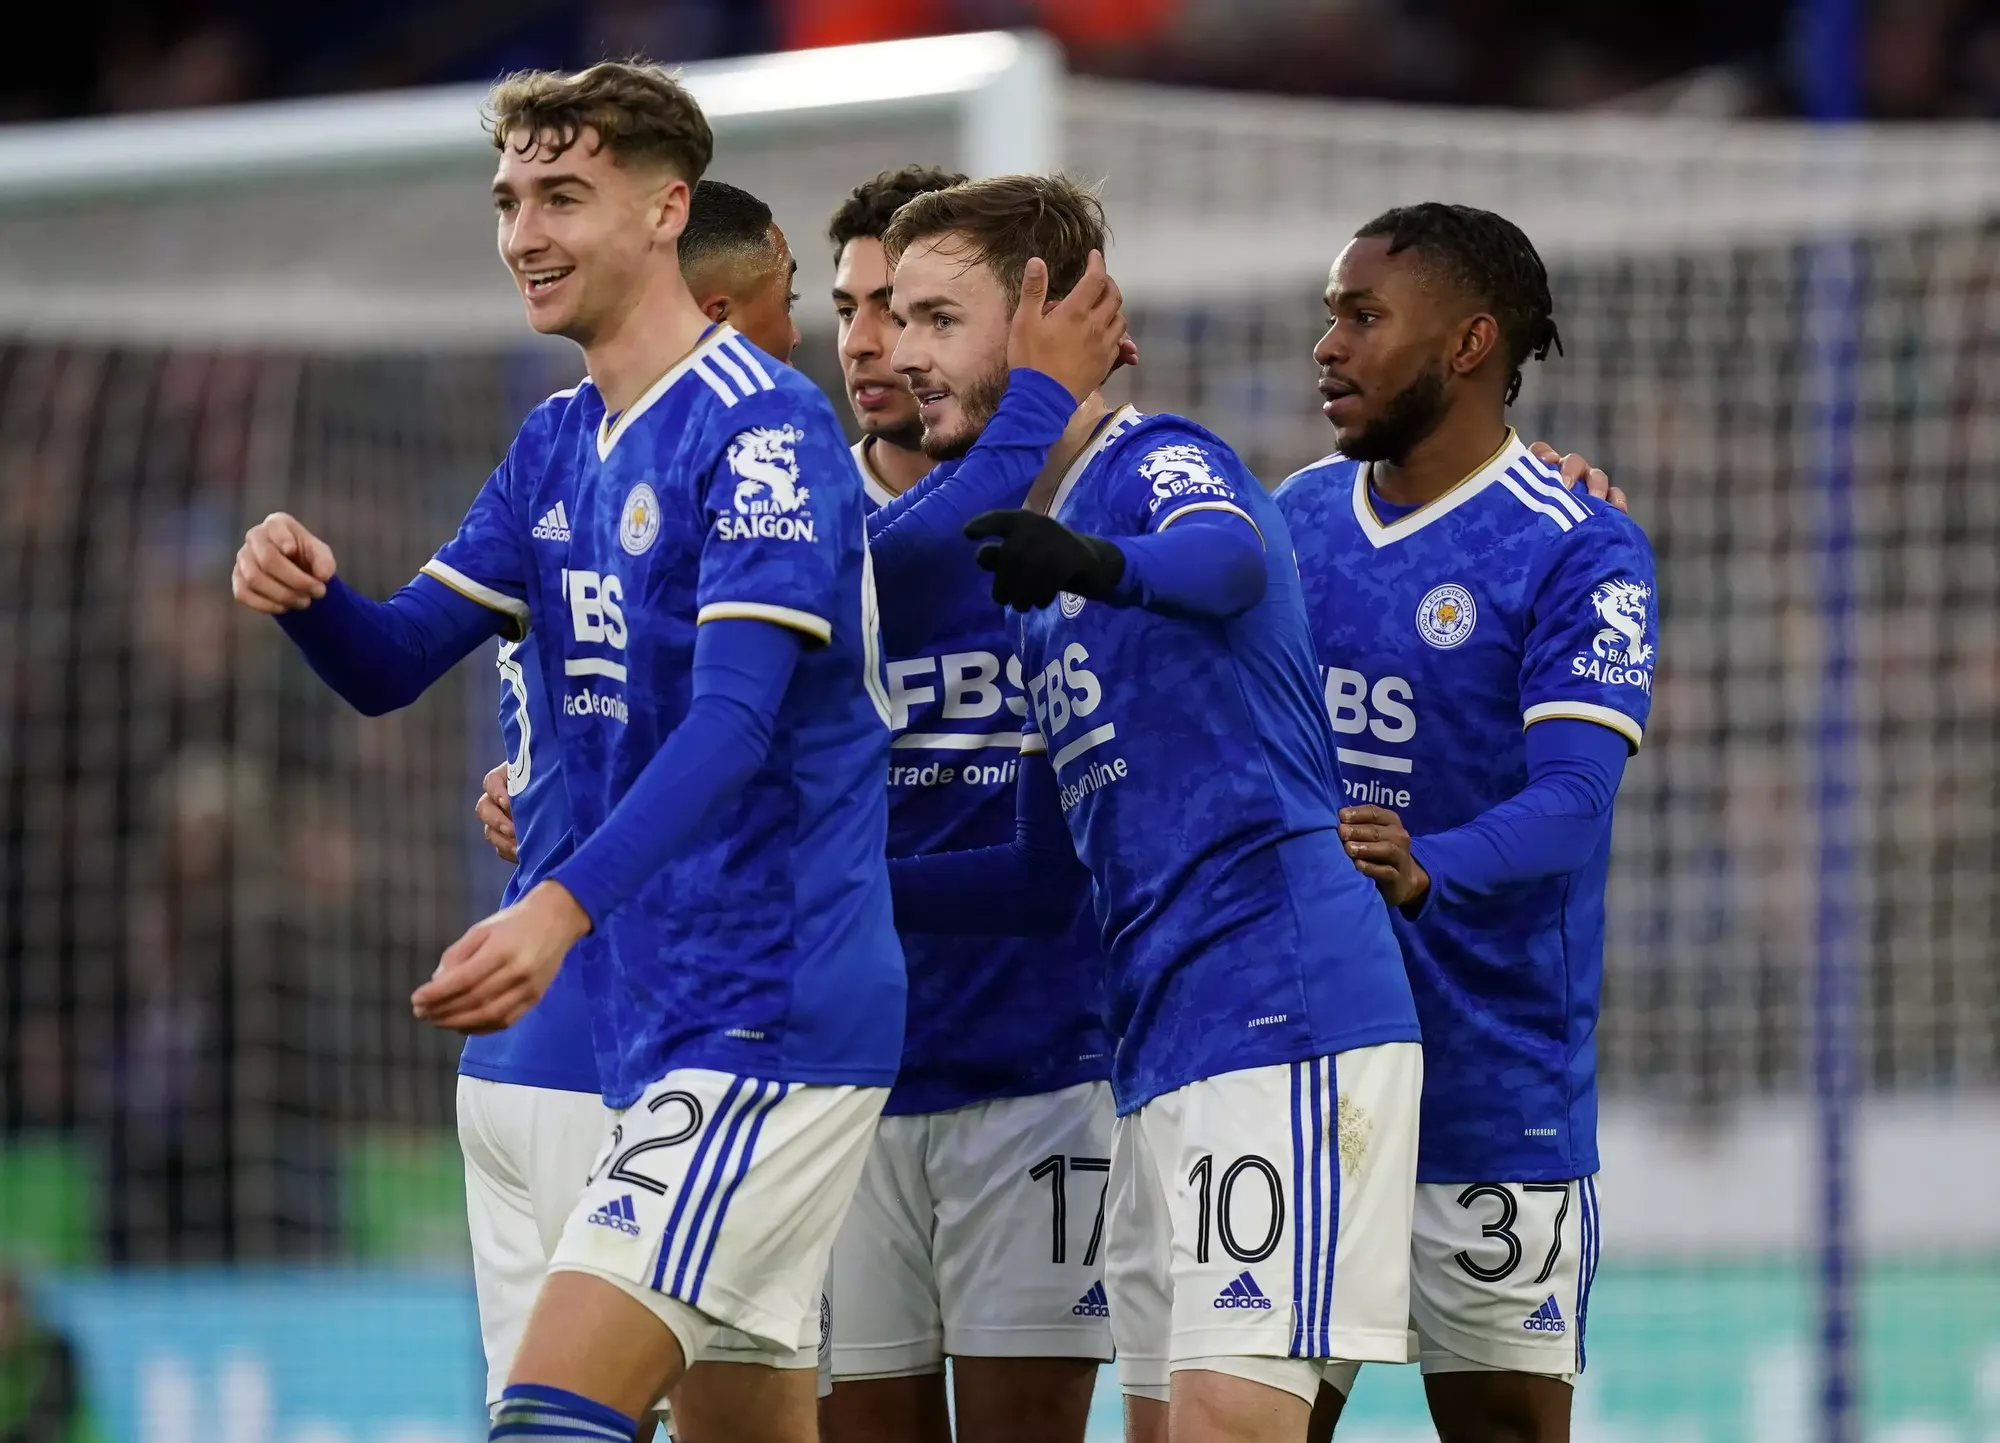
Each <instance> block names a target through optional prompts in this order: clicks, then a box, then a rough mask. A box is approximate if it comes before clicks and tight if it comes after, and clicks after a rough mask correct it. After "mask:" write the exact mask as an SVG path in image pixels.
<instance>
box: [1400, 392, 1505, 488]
mask: <svg viewBox="0 0 2000 1443" xmlns="http://www.w3.org/2000/svg"><path fill="white" fill-rule="evenodd" d="M1506 442H1507V422H1506V419H1505V418H1504V417H1500V416H1494V415H1492V414H1490V413H1487V412H1483V411H1480V412H1468V413H1467V414H1466V415H1465V416H1464V417H1463V418H1461V417H1458V416H1454V415H1447V416H1446V417H1445V418H1444V420H1443V421H1442V422H1441V423H1439V425H1438V428H1437V429H1436V430H1435V431H1432V432H1431V433H1430V435H1428V436H1426V437H1424V439H1423V440H1421V441H1419V442H1418V443H1417V444H1416V445H1415V446H1412V447H1411V448H1410V451H1409V454H1408V455H1406V456H1404V457H1403V459H1402V460H1400V461H1377V462H1375V463H1374V465H1373V466H1371V467H1370V468H1369V471H1368V484H1369V487H1370V489H1371V490H1373V491H1374V493H1375V494H1376V495H1377V496H1380V497H1381V498H1382V499H1383V500H1384V501H1386V502H1388V503H1389V504H1390V505H1391V506H1428V505H1429V504H1430V503H1431V502H1433V501H1435V500H1437V499H1438V497H1440V496H1442V495H1444V494H1445V493H1446V492H1447V491H1449V490H1451V489H1452V488H1453V487H1454V486H1456V485H1458V483H1459V482H1461V481H1463V480H1465V479H1466V478H1467V477H1469V476H1471V475H1473V474H1474V473H1475V472H1477V471H1479V470H1480V469H1481V468H1482V467H1484V466H1485V465H1486V463H1487V462H1489V461H1491V460H1492V459H1493V457H1494V455H1495V453H1497V452H1498V451H1499V449H1500V448H1501V447H1502V446H1503V445H1505V444H1506Z"/></svg>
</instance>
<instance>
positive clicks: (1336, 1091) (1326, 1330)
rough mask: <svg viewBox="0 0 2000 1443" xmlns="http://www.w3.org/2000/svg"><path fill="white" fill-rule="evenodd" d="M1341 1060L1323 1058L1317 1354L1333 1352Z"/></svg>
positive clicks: (1322, 1354) (1337, 1244)
mask: <svg viewBox="0 0 2000 1443" xmlns="http://www.w3.org/2000/svg"><path fill="white" fill-rule="evenodd" d="M1339 1068H1340V1059H1339V1058H1338V1057H1337V1056H1336V1057H1329V1058H1327V1059H1326V1126H1327V1145H1326V1191H1327V1208H1326V1216H1327V1238H1326V1262H1325V1267H1326V1288H1325V1290H1324V1291H1323V1293H1322V1297H1323V1298H1324V1299H1325V1301H1324V1303H1323V1304H1322V1305H1321V1307H1320V1310H1319V1353H1318V1354H1317V1356H1318V1357H1321V1358H1325V1357H1328V1356H1330V1355H1331V1354H1332V1352H1333V1262H1334V1258H1335V1257H1337V1256H1338V1255H1339V1252H1340V1071H1339Z"/></svg>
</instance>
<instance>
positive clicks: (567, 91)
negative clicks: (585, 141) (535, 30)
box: [486, 60, 715, 186]
mask: <svg viewBox="0 0 2000 1443" xmlns="http://www.w3.org/2000/svg"><path fill="white" fill-rule="evenodd" d="M486 128H487V130H488V131H490V132H491V133H492V136H493V148H494V149H495V150H500V149H503V148H505V147H508V146H511V147H513V149H514V150H515V151H516V153H518V154H521V155H529V154H532V153H534V152H536V151H541V152H542V153H544V154H545V155H547V156H548V158H549V159H551V160H553V159H554V158H555V157H557V156H559V155H561V154H562V153H563V152H564V151H566V150H568V149H569V148H570V147H571V146H573V145H575V144H576V143H577V142H578V141H579V140H581V139H582V138H583V133H584V131H586V130H593V131H595V132H597V143H598V145H599V146H602V147H603V148H604V149H607V150H609V151H610V152H611V157H612V159H614V160H616V161H618V162H619V163H620V164H626V163H629V162H633V161H639V162H645V161H651V162H654V163H657V164H661V165H665V166H666V167H668V168H669V169H670V170H672V171H673V172H674V174H675V175H677V176H679V177H680V178H681V179H682V180H684V181H686V182H687V183H688V185H689V186H693V185H695V184H696V183H697V182H698V181H700V179H701V177H702V173H703V172H704V171H706V170H707V169H708V163H709V161H710V160H711V159H712V158H713V157H714V155H715V135H714V133H713V132H712V131H711V130H710V129H709V128H708V118H707V117H706V116H704V115H703V114H702V113H701V107H700V106H699V105H697V104H696V103H695V99H694V97H693V96H692V95H690V94H688V92H687V89H686V87H684V86H683V85H682V84H681V83H680V82H679V81H678V80H676V79H674V77H673V75H672V73H671V72H669V71H668V70H667V69H666V67H665V66H661V65H653V64H649V63H647V62H645V61H639V60H604V61H600V62H598V63H597V64H596V65H593V66H591V67H590V68H589V69H588V70H579V71H577V72H576V73H575V74H574V75H565V74H563V73H561V72H560V71H555V70H517V71H515V72H514V73H513V74H512V75H509V76H507V77H506V78H505V79H503V80H501V81H500V82H499V83H498V84H497V85H495V86H494V87H493V89H492V91H491V92H490V93H489V94H488V95H487V97H486Z"/></svg>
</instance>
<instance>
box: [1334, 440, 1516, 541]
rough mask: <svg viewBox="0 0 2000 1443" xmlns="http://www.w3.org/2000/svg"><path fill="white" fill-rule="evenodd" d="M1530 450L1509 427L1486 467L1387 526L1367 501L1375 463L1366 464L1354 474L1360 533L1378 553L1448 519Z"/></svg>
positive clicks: (1356, 518) (1355, 500) (1356, 513)
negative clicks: (1442, 518) (1432, 524)
mask: <svg viewBox="0 0 2000 1443" xmlns="http://www.w3.org/2000/svg"><path fill="white" fill-rule="evenodd" d="M1525 454H1527V448H1526V447H1525V446H1523V445H1522V444H1521V438H1520V437H1519V436H1517V435H1515V434H1514V428H1513V427H1512V426H1509V427H1508V428H1507V439H1506V440H1505V441H1502V442H1501V443H1500V449H1499V450H1498V451H1495V452H1494V453H1493V454H1492V455H1491V456H1490V457H1488V458H1487V461H1486V464H1485V465H1483V466H1481V467H1480V468H1479V469H1478V470H1477V471H1475V472H1473V473H1472V474H1471V475H1470V476H1468V477H1466V478H1465V479H1464V480H1463V481H1461V482H1459V483H1458V484H1457V485H1456V486H1454V487H1452V488H1451V490H1449V491H1447V492H1445V493H1444V495H1442V496H1440V497H1438V499H1437V500H1435V501H1431V502H1428V503H1426V504H1425V505H1422V506H1419V507H1418V508H1417V509H1416V510H1414V511H1412V512H1411V513H1410V514H1409V515H1407V516H1403V517H1400V518H1398V519H1397V520H1395V521H1391V522H1389V523H1388V524H1387V525H1384V524H1383V523H1382V521H1381V520H1380V518H1378V517H1377V516H1376V515H1375V508H1374V507H1373V506H1372V505H1370V504H1369V501H1368V487H1369V479H1368V478H1369V476H1370V475H1371V474H1372V473H1373V472H1374V469H1375V464H1374V463H1373V462H1372V461H1370V462H1364V463H1362V465H1360V466H1359V467H1357V468H1356V469H1355V472H1354V519H1355V520H1356V521H1357V522H1359V523H1360V524H1361V534H1362V535H1364V536H1366V537H1367V538H1368V541H1369V544H1370V545H1372V546H1374V547H1375V548H1376V549H1377V550H1380V549H1381V548H1382V547H1384V546H1387V545H1389V544H1390V543H1391V542H1396V541H1401V540H1403V539H1404V538H1405V537H1408V536H1414V535H1416V534H1417V532H1419V531H1421V530H1423V529H1424V528H1425V527H1426V526H1428V525H1430V524H1431V523H1432V522H1433V521H1436V520H1437V519H1438V518H1439V517H1441V516H1449V515H1450V514H1451V513H1452V512H1454V511H1456V510H1457V509H1458V508H1459V507H1461V506H1463V505H1464V504H1465V503H1466V502H1468V501H1470V500H1471V499H1472V498H1473V497H1475V496H1477V495H1478V494H1479V493H1480V492H1482V491H1484V490H1485V489H1486V488H1487V487H1488V486H1491V485H1492V484H1493V483H1494V482H1496V481H1498V480H1499V479H1500V478H1501V477H1503V476H1505V475H1506V474H1507V468H1508V467H1509V466H1511V465H1513V464H1514V463H1515V461H1516V460H1518V459H1519V458H1520V457H1521V456H1523V455H1525Z"/></svg>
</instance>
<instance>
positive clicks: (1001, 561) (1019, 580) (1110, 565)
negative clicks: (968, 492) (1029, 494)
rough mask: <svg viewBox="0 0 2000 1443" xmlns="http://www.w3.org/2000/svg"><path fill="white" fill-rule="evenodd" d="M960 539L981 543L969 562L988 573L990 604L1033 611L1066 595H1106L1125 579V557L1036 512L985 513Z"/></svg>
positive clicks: (1100, 541) (968, 525)
mask: <svg viewBox="0 0 2000 1443" xmlns="http://www.w3.org/2000/svg"><path fill="white" fill-rule="evenodd" d="M965 534H966V537H967V538H968V539H970V540H973V541H981V540H986V538H988V537H998V538H999V539H998V540H997V541H996V540H986V544H985V545H984V546H982V547H980V548H979V555H978V556H977V557H976V558H975V559H976V560H977V561H978V562H979V564H980V566H981V567H983V568H984V569H985V570H987V571H990V572H992V573H993V599H994V600H995V601H997V602H999V603H1001V604H1002V605H1003V606H1011V607H1013V608H1014V610H1016V611H1034V610H1037V609H1038V608H1040V607H1044V606H1047V605H1048V604H1049V603H1050V602H1051V601H1054V600H1055V599H1056V593H1057V592H1058V591H1067V592H1070V593H1072V594H1073V595H1076V596H1081V597H1086V598H1088V599H1091V600H1101V599H1102V598H1104V597H1107V596H1109V595H1111V593H1112V592H1113V591H1114V590H1115V589H1116V588H1117V586H1118V582H1119V580H1120V579H1121V578H1122V577H1123V576H1124V575H1125V553H1124V552H1122V551H1120V550H1119V549H1118V548H1117V547H1116V546H1114V545H1112V544H1111V543H1110V542H1109V541H1106V540H1105V539H1104V538H1103V537H1102V536H1089V535H1086V534H1084V533H1083V532H1081V531H1072V530H1070V529H1069V528H1068V527H1067V526H1065V525H1063V524H1062V523H1061V522H1060V521H1054V520H1051V519H1050V518H1048V517H1046V516H1044V515H1042V514H1041V513H1040V512H1038V511H987V512H983V513H981V514H980V515H978V516H975V517H973V518H972V520H970V521H969V522H967V523H966V526H965Z"/></svg>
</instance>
